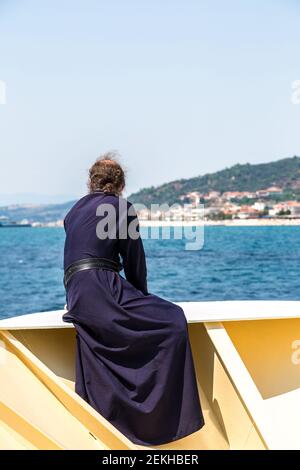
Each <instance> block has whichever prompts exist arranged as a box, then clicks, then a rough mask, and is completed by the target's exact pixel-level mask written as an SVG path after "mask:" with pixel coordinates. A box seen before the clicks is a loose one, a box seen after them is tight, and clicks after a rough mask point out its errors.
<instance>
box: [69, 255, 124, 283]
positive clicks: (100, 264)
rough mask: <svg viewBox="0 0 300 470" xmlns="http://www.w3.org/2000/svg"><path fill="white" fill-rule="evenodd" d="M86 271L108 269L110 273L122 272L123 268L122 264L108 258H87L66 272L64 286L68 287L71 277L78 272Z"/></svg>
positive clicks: (71, 266)
mask: <svg viewBox="0 0 300 470" xmlns="http://www.w3.org/2000/svg"><path fill="white" fill-rule="evenodd" d="M86 269H107V270H109V271H115V272H116V273H118V272H120V271H121V270H122V269H123V268H122V265H121V264H120V263H117V262H116V261H112V260H110V259H106V258H86V259H80V260H79V261H75V263H72V264H71V265H70V266H68V268H67V269H66V270H65V275H64V285H65V287H67V285H68V283H69V281H70V279H71V277H72V276H73V275H74V274H75V273H77V272H78V271H85V270H86Z"/></svg>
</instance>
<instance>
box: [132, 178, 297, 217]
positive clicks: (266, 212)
mask: <svg viewBox="0 0 300 470" xmlns="http://www.w3.org/2000/svg"><path fill="white" fill-rule="evenodd" d="M138 215H139V219H140V220H141V221H149V220H154V221H155V220H157V221H159V220H161V221H181V220H184V221H198V220H204V221H207V222H213V221H215V222H218V221H219V222H220V221H233V220H237V221H238V220H240V221H241V220H257V221H258V220H270V221H271V220H278V219H280V220H297V219H300V201H298V200H295V199H292V200H290V199H286V198H285V193H284V190H283V189H282V188H280V187H278V186H272V187H269V188H265V189H261V190H258V191H256V192H249V191H226V192H223V193H221V192H219V191H210V192H208V193H207V194H202V193H201V192H198V191H193V192H189V193H187V194H183V195H181V196H180V197H179V203H178V204H173V205H172V206H170V208H165V210H164V205H161V206H159V207H158V208H156V207H155V206H154V207H153V208H151V209H150V210H149V209H148V208H143V209H141V210H138Z"/></svg>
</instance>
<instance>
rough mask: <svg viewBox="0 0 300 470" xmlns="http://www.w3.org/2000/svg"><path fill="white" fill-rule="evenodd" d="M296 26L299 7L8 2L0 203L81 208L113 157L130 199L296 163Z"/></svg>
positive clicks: (165, 0) (1, 42) (2, 18)
mask: <svg viewBox="0 0 300 470" xmlns="http://www.w3.org/2000/svg"><path fill="white" fill-rule="evenodd" d="M299 23H300V5H299V2H297V1H296V0H282V1H278V0H272V1H268V0H264V1H261V0H228V1H226V2H225V1H224V0H217V1H213V0H204V1H201V0H181V1H178V0H142V1H141V0H140V1H137V0H126V1H125V0H109V1H108V0H105V1H102V0H81V1H76V0H73V1H69V0H61V1H59V0H43V1H38V0H26V1H21V0H19V1H18V0H0V80H4V81H5V82H6V86H7V103H6V104H5V105H0V156H1V172H0V193H7V194H15V193H37V194H46V195H52V196H53V195H57V194H58V195H63V196H62V197H68V196H69V195H81V194H82V193H84V191H85V180H86V174H87V169H88V167H89V165H90V164H91V163H92V162H93V160H94V159H95V158H96V157H97V156H98V155H99V154H100V153H102V152H104V151H106V150H112V149H117V150H118V151H119V152H120V154H121V155H122V160H121V161H122V162H123V163H124V164H125V166H126V167H127V170H128V193H130V192H131V191H133V190H137V189H139V188H141V187H145V186H149V185H156V184H159V183H162V182H166V181H170V180H173V179H176V178H180V177H189V176H195V175H197V174H202V173H206V172H211V171H215V170H218V169H222V168H223V167H225V166H230V165H232V164H235V163H237V162H240V163H244V162H251V163H258V162H265V161H270V160H273V159H279V158H283V157H288V156H292V155H294V154H298V155H300V132H299V126H300V105H299V106H296V105H292V104H291V101H290V96H291V82H292V81H293V80H297V79H300V28H299ZM16 202H17V201H16ZM0 203H1V198H0Z"/></svg>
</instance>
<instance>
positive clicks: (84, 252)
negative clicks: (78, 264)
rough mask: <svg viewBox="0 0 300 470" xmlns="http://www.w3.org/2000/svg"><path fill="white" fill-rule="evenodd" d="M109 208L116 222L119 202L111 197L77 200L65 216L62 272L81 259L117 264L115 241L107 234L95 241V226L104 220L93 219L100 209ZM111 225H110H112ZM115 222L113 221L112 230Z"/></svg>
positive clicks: (100, 194) (94, 195)
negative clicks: (97, 259)
mask: <svg viewBox="0 0 300 470" xmlns="http://www.w3.org/2000/svg"><path fill="white" fill-rule="evenodd" d="M104 204H105V205H110V206H111V208H112V210H114V211H115V214H116V218H117V219H118V211H119V207H118V206H119V198H118V196H115V195H114V194H110V193H103V192H95V193H91V194H87V195H86V196H84V197H83V198H82V199H80V200H79V201H78V202H77V203H76V204H75V205H74V206H73V207H72V209H71V210H70V212H69V213H68V214H67V216H66V218H65V221H64V225H65V231H66V240H65V251H64V269H67V267H68V266H70V265H71V264H72V263H74V262H75V261H77V260H80V259H85V258H101V257H103V258H109V259H112V260H113V261H115V262H119V246H118V240H117V234H116V237H113V236H112V234H107V237H106V238H105V239H99V236H98V235H97V224H98V223H99V222H100V221H101V219H103V218H104V217H105V216H103V215H102V216H101V215H97V212H98V213H99V208H100V205H104ZM112 223H113V221H112ZM117 223H118V221H117V220H116V221H115V224H114V225H115V227H114V229H116V226H117Z"/></svg>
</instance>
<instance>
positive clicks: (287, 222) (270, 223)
mask: <svg viewBox="0 0 300 470" xmlns="http://www.w3.org/2000/svg"><path fill="white" fill-rule="evenodd" d="M203 226H204V227H208V226H213V227H218V226H220V227H224V226H225V227H281V226H286V227H291V226H292V227H295V226H300V219H244V220H241V219H235V220H205V221H166V220H163V221H162V220H141V221H140V227H146V228H147V227H203Z"/></svg>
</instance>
